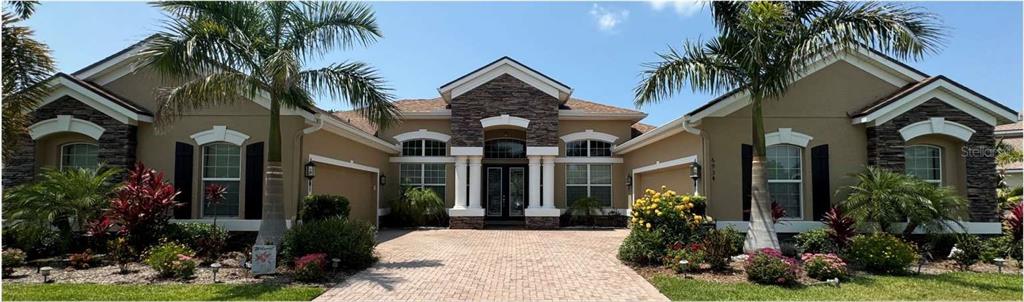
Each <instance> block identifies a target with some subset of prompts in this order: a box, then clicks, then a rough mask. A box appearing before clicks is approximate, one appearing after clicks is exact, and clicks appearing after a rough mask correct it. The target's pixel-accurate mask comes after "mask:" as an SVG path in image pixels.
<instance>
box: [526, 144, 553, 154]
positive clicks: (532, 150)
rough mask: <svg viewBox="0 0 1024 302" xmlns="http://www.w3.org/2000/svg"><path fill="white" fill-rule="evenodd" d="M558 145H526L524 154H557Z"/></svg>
mask: <svg viewBox="0 0 1024 302" xmlns="http://www.w3.org/2000/svg"><path fill="white" fill-rule="evenodd" d="M557 155H558V147H539V146H526V156H557Z"/></svg>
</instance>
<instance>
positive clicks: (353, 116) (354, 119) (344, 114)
mask: <svg viewBox="0 0 1024 302" xmlns="http://www.w3.org/2000/svg"><path fill="white" fill-rule="evenodd" d="M331 115H333V116H334V117H335V118H337V119H339V120H341V121H342V122H345V123H348V124H349V125H352V126H353V127H356V128H358V129H359V130H363V132H366V133H369V134H374V135H376V134H377V126H374V125H373V124H371V123H370V120H368V119H366V117H363V116H362V115H361V114H359V113H358V112H356V111H354V110H353V111H337V112H333V113H331Z"/></svg>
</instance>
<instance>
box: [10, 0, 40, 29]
mask: <svg viewBox="0 0 1024 302" xmlns="http://www.w3.org/2000/svg"><path fill="white" fill-rule="evenodd" d="M4 6H6V7H5V9H4V10H5V11H10V12H13V14H12V17H14V20H16V21H21V20H25V19H28V18H29V17H31V16H32V14H34V13H35V12H36V6H39V1H30V0H14V1H4ZM4 23H7V20H4Z"/></svg>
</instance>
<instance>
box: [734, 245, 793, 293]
mask: <svg viewBox="0 0 1024 302" xmlns="http://www.w3.org/2000/svg"><path fill="white" fill-rule="evenodd" d="M743 267H744V269H745V270H746V271H747V280H750V281H752V282H754V283H760V284H775V285H791V284H794V283H796V281H797V278H798V277H799V273H800V266H799V265H797V262H796V260H794V259H793V258H789V257H786V256H783V255H782V252H780V251H779V250H776V249H772V248H764V249H760V250H758V251H756V252H754V253H753V254H751V255H750V257H748V258H747V262H746V263H745V264H744V266H743Z"/></svg>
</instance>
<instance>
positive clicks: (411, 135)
mask: <svg viewBox="0 0 1024 302" xmlns="http://www.w3.org/2000/svg"><path fill="white" fill-rule="evenodd" d="M393 138H394V139H395V141H397V142H398V143H402V142H404V141H407V140H414V139H429V140H435V141H442V142H445V143H447V142H448V141H449V140H451V139H452V136H451V135H447V134H444V133H441V132H434V131H430V130H427V129H420V130H417V131H409V132H406V133H402V134H399V135H395V136H393Z"/></svg>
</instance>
